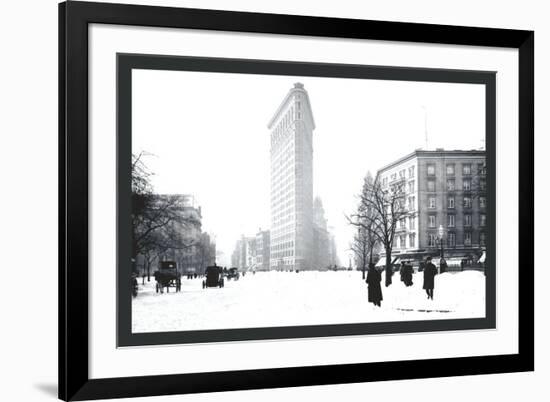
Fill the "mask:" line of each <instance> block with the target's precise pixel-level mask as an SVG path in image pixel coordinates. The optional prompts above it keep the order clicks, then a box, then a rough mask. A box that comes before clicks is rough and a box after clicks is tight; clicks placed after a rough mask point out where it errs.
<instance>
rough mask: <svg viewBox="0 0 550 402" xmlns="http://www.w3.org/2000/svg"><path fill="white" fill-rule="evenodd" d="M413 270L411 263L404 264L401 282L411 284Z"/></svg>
mask: <svg viewBox="0 0 550 402" xmlns="http://www.w3.org/2000/svg"><path fill="white" fill-rule="evenodd" d="M413 272H414V270H413V267H412V265H405V267H403V282H404V283H405V285H406V286H412V284H413Z"/></svg>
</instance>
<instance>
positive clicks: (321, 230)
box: [313, 197, 331, 270]
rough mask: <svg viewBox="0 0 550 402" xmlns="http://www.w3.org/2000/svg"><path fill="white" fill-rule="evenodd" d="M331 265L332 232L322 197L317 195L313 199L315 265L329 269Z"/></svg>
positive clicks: (317, 267)
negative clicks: (328, 226) (329, 229)
mask: <svg viewBox="0 0 550 402" xmlns="http://www.w3.org/2000/svg"><path fill="white" fill-rule="evenodd" d="M329 265H331V258H330V234H329V232H328V228H327V219H326V218H325V209H324V208H323V202H322V201H321V198H319V197H315V200H314V201H313V267H314V268H316V269H321V270H324V269H328V268H329Z"/></svg>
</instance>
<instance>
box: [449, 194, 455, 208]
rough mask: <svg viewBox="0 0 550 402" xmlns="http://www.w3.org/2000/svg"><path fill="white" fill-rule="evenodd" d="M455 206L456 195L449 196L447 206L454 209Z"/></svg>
mask: <svg viewBox="0 0 550 402" xmlns="http://www.w3.org/2000/svg"><path fill="white" fill-rule="evenodd" d="M454 207H455V197H453V196H452V195H450V196H447V208H451V209H454Z"/></svg>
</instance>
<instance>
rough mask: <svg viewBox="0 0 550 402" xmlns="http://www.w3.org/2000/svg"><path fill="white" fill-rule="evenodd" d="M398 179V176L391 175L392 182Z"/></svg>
mask: <svg viewBox="0 0 550 402" xmlns="http://www.w3.org/2000/svg"><path fill="white" fill-rule="evenodd" d="M396 178H397V174H396V173H393V174H392V175H391V181H395V179H396Z"/></svg>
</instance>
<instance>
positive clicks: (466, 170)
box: [426, 163, 487, 176]
mask: <svg viewBox="0 0 550 402" xmlns="http://www.w3.org/2000/svg"><path fill="white" fill-rule="evenodd" d="M426 167H427V174H428V176H435V164H433V163H429V164H427V165H426ZM477 172H478V174H479V175H485V174H486V173H487V169H486V167H485V164H483V163H478V164H477ZM445 173H446V174H447V176H454V175H455V164H454V163H448V164H447V165H446V169H445ZM471 174H472V164H471V163H462V175H463V176H470V175H471Z"/></svg>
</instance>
